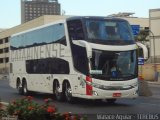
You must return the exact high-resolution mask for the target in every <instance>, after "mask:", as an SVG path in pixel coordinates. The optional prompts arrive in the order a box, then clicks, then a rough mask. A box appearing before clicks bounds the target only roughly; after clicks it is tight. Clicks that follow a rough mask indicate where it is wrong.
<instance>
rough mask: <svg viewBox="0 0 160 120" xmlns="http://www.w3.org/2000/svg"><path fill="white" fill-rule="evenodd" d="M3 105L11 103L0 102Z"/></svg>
mask: <svg viewBox="0 0 160 120" xmlns="http://www.w3.org/2000/svg"><path fill="white" fill-rule="evenodd" d="M0 103H1V104H2V105H5V106H6V105H9V103H7V102H0Z"/></svg>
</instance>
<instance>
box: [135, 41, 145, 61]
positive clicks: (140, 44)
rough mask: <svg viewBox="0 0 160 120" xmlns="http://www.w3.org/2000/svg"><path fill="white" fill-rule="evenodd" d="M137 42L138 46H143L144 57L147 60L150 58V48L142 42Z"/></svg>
mask: <svg viewBox="0 0 160 120" xmlns="http://www.w3.org/2000/svg"><path fill="white" fill-rule="evenodd" d="M136 44H137V46H138V47H140V48H142V51H143V57H144V59H145V60H147V59H148V49H147V47H146V46H145V45H144V44H142V43H140V42H136Z"/></svg>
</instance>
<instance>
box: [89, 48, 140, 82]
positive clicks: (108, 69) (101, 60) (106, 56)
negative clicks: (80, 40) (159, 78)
mask: <svg viewBox="0 0 160 120" xmlns="http://www.w3.org/2000/svg"><path fill="white" fill-rule="evenodd" d="M92 53H93V56H92V59H91V69H92V70H91V75H92V77H93V78H97V79H107V80H117V79H118V80H125V78H126V80H127V79H129V78H130V79H133V78H135V77H137V76H136V75H137V68H136V64H137V60H136V51H135V50H132V51H127V52H126V51H125V52H119V51H117V52H113V51H112V52H110V51H101V50H95V49H94V50H93V52H92Z"/></svg>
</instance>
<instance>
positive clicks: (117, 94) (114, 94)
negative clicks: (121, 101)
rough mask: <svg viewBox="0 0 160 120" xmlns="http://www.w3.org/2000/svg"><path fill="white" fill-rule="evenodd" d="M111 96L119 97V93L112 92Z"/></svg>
mask: <svg viewBox="0 0 160 120" xmlns="http://www.w3.org/2000/svg"><path fill="white" fill-rule="evenodd" d="M113 97H121V93H113Z"/></svg>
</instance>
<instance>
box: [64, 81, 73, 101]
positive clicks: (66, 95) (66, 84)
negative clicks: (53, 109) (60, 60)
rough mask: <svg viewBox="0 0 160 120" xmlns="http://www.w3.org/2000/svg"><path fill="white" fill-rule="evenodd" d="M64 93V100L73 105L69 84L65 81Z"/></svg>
mask: <svg viewBox="0 0 160 120" xmlns="http://www.w3.org/2000/svg"><path fill="white" fill-rule="evenodd" d="M64 92H65V99H66V101H67V102H70V103H73V102H74V98H73V96H72V89H71V85H70V83H69V82H68V81H67V82H65V83H64Z"/></svg>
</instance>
